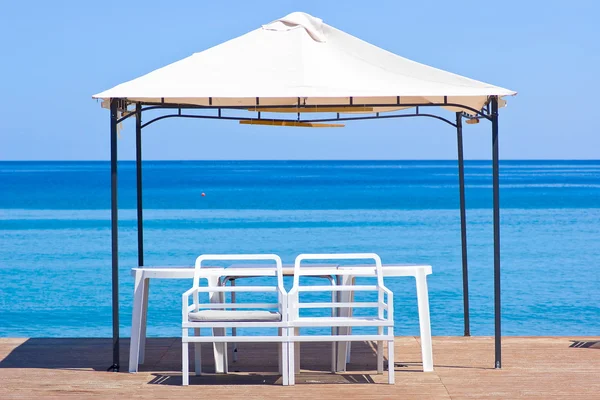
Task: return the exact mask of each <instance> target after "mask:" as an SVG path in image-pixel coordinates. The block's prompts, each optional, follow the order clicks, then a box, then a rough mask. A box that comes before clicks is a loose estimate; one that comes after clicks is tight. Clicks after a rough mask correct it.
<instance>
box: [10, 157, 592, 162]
mask: <svg viewBox="0 0 600 400" xmlns="http://www.w3.org/2000/svg"><path fill="white" fill-rule="evenodd" d="M117 161H118V162H135V161H136V160H135V159H125V160H117ZM147 161H150V162H224V161H225V162H230V161H247V162H322V161H328V162H330V161H338V162H348V161H364V162H379V161H386V162H387V161H394V162H397V161H411V162H413V161H422V162H428V161H458V160H457V159H455V158H431V159H370V158H355V159H351V158H347V159H341V158H336V159H325V158H323V159H300V158H298V159H225V158H223V159H185V160H180V159H144V160H142V162H147ZM464 161H489V162H491V161H492V160H491V159H485V158H470V159H465V160H464ZM499 161H500V162H502V161H600V158H504V159H500V160H499ZM8 162H110V159H105V160H0V163H8Z"/></svg>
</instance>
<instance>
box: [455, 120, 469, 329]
mask: <svg viewBox="0 0 600 400" xmlns="http://www.w3.org/2000/svg"><path fill="white" fill-rule="evenodd" d="M456 143H457V146H458V182H459V188H460V189H459V190H460V240H461V246H462V280H463V318H464V325H465V332H464V335H465V336H471V327H470V322H469V267H468V260H467V212H466V205H465V204H466V203H465V160H464V157H463V136H462V113H460V112H457V113H456Z"/></svg>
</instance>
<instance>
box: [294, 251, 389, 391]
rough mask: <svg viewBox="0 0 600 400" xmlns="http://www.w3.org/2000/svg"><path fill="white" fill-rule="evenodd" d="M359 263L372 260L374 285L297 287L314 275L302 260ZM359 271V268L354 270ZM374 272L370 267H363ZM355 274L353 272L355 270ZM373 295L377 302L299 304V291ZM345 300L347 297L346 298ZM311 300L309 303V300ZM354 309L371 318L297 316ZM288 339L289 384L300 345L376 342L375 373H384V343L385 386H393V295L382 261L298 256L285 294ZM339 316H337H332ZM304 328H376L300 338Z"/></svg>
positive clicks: (355, 256) (375, 257) (339, 272)
mask: <svg viewBox="0 0 600 400" xmlns="http://www.w3.org/2000/svg"><path fill="white" fill-rule="evenodd" d="M349 259H352V260H358V259H371V260H374V261H375V276H376V280H377V282H376V284H375V285H337V286H304V285H301V284H300V277H302V276H307V275H310V274H314V268H313V269H312V270H313V271H311V268H307V267H306V266H305V267H302V262H303V261H305V260H349ZM357 268H361V267H357ZM363 268H369V269H371V270H372V269H373V267H363ZM354 271H356V269H354ZM349 273H352V272H351V271H345V270H344V269H337V270H336V275H345V274H349ZM359 291H360V292H369V291H370V292H375V293H376V294H377V301H376V302H355V301H353V300H350V301H347V302H315V301H314V300H315V299H314V296H311V297H313V298H312V299H311V298H310V297H309V298H308V299H307V301H301V297H300V293H302V292H313V293H318V292H337V293H342V292H349V293H355V292H359ZM346 297H347V296H346ZM311 300H312V301H311ZM319 308H321V309H322V308H332V309H342V308H343V309H356V308H367V309H373V311H375V312H374V313H373V314H374V315H370V316H356V315H353V313H352V312H346V313H344V314H347V315H346V316H322V317H310V316H300V310H301V309H319ZM288 310H289V311H288V312H289V315H288V322H289V327H290V329H289V331H288V334H289V336H288V340H289V342H290V345H289V352H290V353H289V358H288V361H289V367H290V371H289V384H290V385H293V384H294V383H295V374H296V373H298V372H299V367H300V366H299V363H298V362H297V360H296V357H297V353H298V349H299V346H298V345H299V344H300V342H341V341H376V342H377V373H380V374H381V373H383V342H387V345H388V383H389V384H394V299H393V294H392V292H391V291H390V290H389V289H388V288H386V287H385V286H384V284H383V270H382V265H381V259H380V258H379V256H378V255H377V254H374V253H366V254H365V253H355V254H300V255H299V256H298V257H296V261H295V263H294V284H293V287H292V289H291V290H290V292H289V295H288ZM334 315H338V313H334ZM307 327H312V328H314V327H331V328H332V329H333V328H336V329H340V328H352V327H369V328H373V329H374V328H376V329H377V333H376V334H375V333H373V334H351V333H350V332H349V331H350V329H344V330H343V332H344V331H345V332H344V333H346V334H337V335H301V334H300V333H301V331H300V328H307Z"/></svg>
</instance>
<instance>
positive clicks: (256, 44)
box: [93, 12, 516, 112]
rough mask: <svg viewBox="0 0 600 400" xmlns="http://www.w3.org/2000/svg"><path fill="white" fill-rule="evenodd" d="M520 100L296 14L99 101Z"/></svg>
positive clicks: (238, 103) (312, 102)
mask: <svg viewBox="0 0 600 400" xmlns="http://www.w3.org/2000/svg"><path fill="white" fill-rule="evenodd" d="M514 94H516V92H514V91H512V90H508V89H504V88H501V87H498V86H493V85H490V84H487V83H483V82H480V81H476V80H473V79H469V78H466V77H463V76H460V75H456V74H453V73H450V72H446V71H443V70H440V69H437V68H433V67H430V66H427V65H424V64H420V63H417V62H414V61H411V60H408V59H406V58H403V57H400V56H398V55H395V54H393V53H390V52H388V51H386V50H383V49H381V48H379V47H376V46H374V45H372V44H369V43H367V42H364V41H362V40H360V39H358V38H356V37H354V36H352V35H349V34H347V33H345V32H342V31H340V30H338V29H335V28H333V27H332V26H329V25H327V24H325V23H323V21H322V20H321V19H319V18H315V17H313V16H311V15H308V14H305V13H301V12H295V13H292V14H289V15H287V16H285V17H283V18H280V19H278V20H276V21H273V22H271V23H269V24H267V25H263V26H262V27H260V28H258V29H256V30H254V31H251V32H249V33H247V34H245V35H242V36H240V37H237V38H235V39H232V40H230V41H228V42H225V43H222V44H220V45H218V46H215V47H213V48H210V49H208V50H205V51H202V52H200V53H195V54H193V55H191V56H190V57H187V58H184V59H183V60H180V61H177V62H175V63H173V64H170V65H167V66H165V67H163V68H160V69H157V70H155V71H152V72H150V73H148V74H146V75H144V76H141V77H139V78H137V79H134V80H131V81H129V82H125V83H122V84H120V85H118V86H115V87H114V88H112V89H109V90H106V91H104V92H101V93H98V94H96V95H94V96H93V97H94V98H101V99H108V98H123V99H127V100H129V101H141V102H152V103H160V102H164V103H167V104H169V103H171V104H175V103H176V104H194V105H205V106H209V105H211V106H213V107H219V106H222V107H227V106H249V107H253V106H256V105H257V102H258V103H259V104H260V106H268V105H285V106H292V105H298V102H299V101H300V105H349V104H353V105H379V106H382V105H387V104H389V105H390V107H389V108H387V107H386V108H378V109H376V111H389V110H393V109H399V108H401V107H398V104H400V105H402V104H427V103H444V97H445V96H446V102H447V103H449V104H461V105H466V106H469V107H472V108H474V109H476V110H479V109H481V108H482V107H483V106H484V105H485V104H486V103H487V101H488V96H492V95H497V96H499V97H502V96H507V95H514ZM398 96H399V101H400V103H398ZM257 98H258V99H257ZM298 98H300V100H299V99H298ZM351 98H352V99H351ZM500 104H501V105H503V104H504V102H503V101H500ZM394 106H396V107H394ZM446 108H448V109H451V110H453V111H458V110H459V109H457V108H456V107H446ZM467 112H469V111H467Z"/></svg>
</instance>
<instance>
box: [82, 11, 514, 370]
mask: <svg viewBox="0 0 600 400" xmlns="http://www.w3.org/2000/svg"><path fill="white" fill-rule="evenodd" d="M515 94H516V92H514V91H511V90H508V89H504V88H501V87H498V86H493V85H490V84H487V83H484V82H480V81H476V80H473V79H469V78H466V77H463V76H460V75H456V74H453V73H450V72H446V71H443V70H440V69H437V68H433V67H430V66H427V65H424V64H420V63H417V62H415V61H411V60H408V59H406V58H403V57H400V56H398V55H396V54H393V53H390V52H388V51H386V50H383V49H381V48H379V47H376V46H374V45H372V44H369V43H367V42H364V41H362V40H360V39H358V38H356V37H354V36H352V35H349V34H347V33H345V32H342V31H340V30H338V29H335V28H334V27H332V26H329V25H327V24H325V23H323V21H322V20H321V19H319V18H315V17H313V16H311V15H308V14H305V13H300V12H295V13H292V14H289V15H287V16H285V17H283V18H280V19H277V20H275V21H273V22H271V23H268V24H266V25H263V26H262V27H259V28H258V29H256V30H254V31H252V32H249V33H247V34H245V35H242V36H240V37H237V38H235V39H232V40H229V41H227V42H225V43H222V44H220V45H218V46H215V47H212V48H210V49H208V50H205V51H202V52H200V53H195V54H193V55H191V56H189V57H187V58H184V59H183V60H180V61H177V62H174V63H172V64H169V65H167V66H165V67H163V68H160V69H157V70H155V71H152V72H150V73H148V74H146V75H144V76H141V77H139V78H136V79H134V80H131V81H129V82H125V83H122V84H120V85H117V86H115V87H113V88H112V89H109V90H106V91H104V92H101V93H98V94H96V95H94V96H93V97H94V98H97V99H103V100H104V101H103V102H102V105H103V107H106V108H109V109H110V131H111V177H112V179H111V189H112V190H111V193H112V196H111V210H112V213H111V222H112V225H111V226H112V296H113V303H112V307H113V365H112V367H111V368H112V369H113V370H118V369H119V299H118V286H119V276H118V240H117V238H118V229H117V221H118V206H117V130H118V126H119V123H120V122H122V121H124V120H125V119H127V118H129V117H131V116H135V117H136V162H137V163H136V165H137V221H138V263H139V265H140V266H142V265H144V256H143V219H142V162H141V161H142V151H141V149H142V147H141V132H142V128H144V127H145V126H148V125H150V124H152V123H154V122H156V121H159V120H161V119H166V118H176V117H178V118H199V119H223V120H234V121H239V123H241V124H252V125H275V126H296V127H343V126H344V125H343V124H342V122H346V121H354V120H368V119H383V118H408V117H430V118H436V119H438V120H441V121H443V122H446V123H447V124H449V125H452V126H453V127H455V128H456V131H457V141H458V169H459V184H460V209H461V238H462V258H463V259H462V270H463V300H464V317H465V335H467V336H468V335H470V330H469V304H468V275H467V243H466V218H465V197H464V162H463V154H462V121H463V119H466V122H467V123H477V122H479V120H482V119H484V120H489V121H490V122H491V125H492V166H493V169H492V172H493V208H494V217H493V227H494V304H495V337H496V341H495V367H496V368H500V367H501V342H500V340H501V329H500V326H501V325H500V322H501V315H500V206H499V180H498V176H499V174H498V109H499V108H501V107H503V106H504V105H505V104H506V101H505V100H504V99H503V97H504V96H511V95H515ZM432 107H433V108H434V109H435V108H438V109H439V108H442V109H444V110H447V111H446V112H444V111H442V112H439V113H434V112H432V111H429V110H432ZM152 110H163V113H162V114H160V115H155V116H154V117H153V118H152V119H149V120H148V121H147V122H145V123H142V114H143V113H145V114H147V113H148V112H150V111H152ZM448 111H449V112H451V114H449V113H448Z"/></svg>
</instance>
